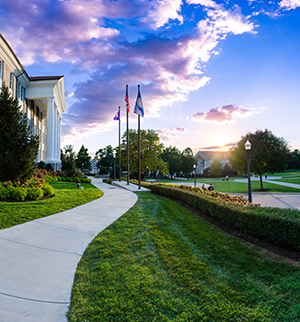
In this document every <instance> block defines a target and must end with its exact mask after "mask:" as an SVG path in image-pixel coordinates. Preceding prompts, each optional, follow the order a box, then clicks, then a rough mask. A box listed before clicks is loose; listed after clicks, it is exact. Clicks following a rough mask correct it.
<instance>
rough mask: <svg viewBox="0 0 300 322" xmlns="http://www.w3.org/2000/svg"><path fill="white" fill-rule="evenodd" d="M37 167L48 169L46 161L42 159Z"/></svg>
mask: <svg viewBox="0 0 300 322" xmlns="http://www.w3.org/2000/svg"><path fill="white" fill-rule="evenodd" d="M37 167H38V169H46V163H45V162H44V161H40V162H39V163H38V166H37Z"/></svg>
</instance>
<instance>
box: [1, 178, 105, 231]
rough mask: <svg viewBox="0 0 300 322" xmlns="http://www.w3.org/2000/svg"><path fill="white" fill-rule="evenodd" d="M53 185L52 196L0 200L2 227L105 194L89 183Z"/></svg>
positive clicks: (73, 205)
mask: <svg viewBox="0 0 300 322" xmlns="http://www.w3.org/2000/svg"><path fill="white" fill-rule="evenodd" d="M51 185H52V186H53V188H54V191H55V195H54V196H53V197H52V198H49V199H45V200H38V201H30V202H4V201H2V202H0V229H3V228H8V227H11V226H15V225H18V224H22V223H24V222H27V221H30V220H34V219H37V218H41V217H46V216H49V215H53V214H56V213H58V212H62V211H65V210H68V209H71V208H74V207H77V206H80V205H82V204H84V203H87V202H90V201H92V200H95V199H97V198H100V197H101V196H102V195H103V192H102V191H100V190H99V189H97V188H96V187H95V186H93V185H91V184H87V183H82V184H81V186H82V187H83V188H84V189H76V184H75V183H74V182H56V183H52V184H51Z"/></svg>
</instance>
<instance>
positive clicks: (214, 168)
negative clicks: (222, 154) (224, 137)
mask: <svg viewBox="0 0 300 322" xmlns="http://www.w3.org/2000/svg"><path fill="white" fill-rule="evenodd" d="M222 171H223V165H222V162H221V161H220V159H214V160H213V162H212V163H211V165H210V173H211V174H212V175H214V176H216V177H217V178H219V175H220V174H221V173H222Z"/></svg>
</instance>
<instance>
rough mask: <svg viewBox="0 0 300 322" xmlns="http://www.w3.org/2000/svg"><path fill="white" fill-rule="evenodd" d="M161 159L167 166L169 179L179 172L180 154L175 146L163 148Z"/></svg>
mask: <svg viewBox="0 0 300 322" xmlns="http://www.w3.org/2000/svg"><path fill="white" fill-rule="evenodd" d="M161 158H162V159H163V161H165V162H166V163H167V164H168V168H169V173H170V175H171V179H172V177H173V175H174V174H175V173H179V172H180V171H181V152H180V151H179V150H178V149H177V148H176V146H174V147H172V146H170V147H167V148H165V149H164V150H163V152H162V154H161Z"/></svg>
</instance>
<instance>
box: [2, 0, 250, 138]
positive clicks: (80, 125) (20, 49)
mask: <svg viewBox="0 0 300 322" xmlns="http://www.w3.org/2000/svg"><path fill="white" fill-rule="evenodd" d="M197 1H198V4H201V5H203V6H204V10H205V12H204V19H202V20H201V21H199V22H195V25H194V28H192V30H190V29H189V30H186V29H184V28H183V29H182V30H180V32H178V33H177V31H176V32H174V31H172V30H168V24H170V23H171V22H173V23H176V24H178V25H179V26H181V24H183V23H184V18H183V15H182V13H181V7H182V5H183V1H182V0H164V1H161V0H151V1H150V0H145V1H136V0H133V1H132V0H118V1H110V0H102V1H98V0H64V1H49V0H32V1H29V2H28V1H25V0H14V1H4V0H0V5H1V9H3V12H5V14H1V16H0V23H1V25H2V26H3V29H2V33H3V35H4V37H5V38H6V39H7V40H8V42H9V43H10V45H11V46H12V48H13V49H14V50H15V52H16V54H17V56H18V57H19V58H20V61H21V62H22V64H23V65H24V66H26V65H30V64H34V63H39V62H48V63H49V64H51V63H62V62H68V63H69V64H70V65H73V66H74V71H73V75H72V76H73V77H74V78H75V79H76V77H77V79H76V80H75V81H74V83H73V84H71V85H69V87H71V90H70V89H68V88H67V87H66V90H67V91H68V90H69V91H72V93H73V94H72V97H69V98H68V102H67V103H68V105H67V111H68V112H67V113H66V114H65V115H64V116H63V120H64V124H65V125H64V132H65V134H68V133H71V132H72V131H73V132H74V131H75V130H76V133H78V131H80V133H83V132H84V131H86V132H87V133H89V131H90V128H91V124H93V127H94V128H100V127H101V126H100V125H103V126H105V125H107V124H110V123H111V120H112V117H113V115H114V114H115V107H116V106H119V105H120V104H121V103H123V97H124V93H125V92H124V91H125V85H126V84H129V96H130V100H131V102H132V100H133V99H135V97H136V84H137V83H140V84H141V90H142V96H143V101H144V102H147V104H145V115H146V117H157V116H158V115H159V113H160V109H161V108H163V107H164V106H168V105H170V104H172V103H174V102H178V101H184V100H187V96H188V94H189V93H190V92H191V91H194V90H197V89H199V88H201V87H203V86H205V84H207V83H208V81H209V79H210V78H209V76H206V75H205V74H204V70H203V68H202V63H203V62H207V61H208V60H209V59H210V57H211V55H214V54H215V53H216V50H217V46H218V44H219V41H220V40H221V39H222V40H223V39H224V38H225V37H226V35H227V34H229V33H234V34H238V33H243V32H253V30H254V26H253V24H252V23H250V22H249V20H248V18H246V17H244V16H243V15H242V14H241V12H240V11H239V10H238V8H237V7H234V8H233V9H232V10H226V9H225V8H224V6H222V5H218V4H216V3H215V2H214V1H212V0H193V1H192V0H190V1H189V2H187V5H197ZM200 10H202V9H200ZM124 29H126V31H127V32H128V33H130V32H133V33H138V36H136V38H135V39H130V40H129V39H128V38H126V33H124V34H123V33H122V32H123V31H124ZM127 35H128V34H127ZM132 84H135V85H132ZM67 94H68V93H67ZM131 104H132V103H131ZM132 105H133V104H132ZM225 114H226V113H225V109H224V110H221V111H218V110H216V111H215V112H214V114H213V112H212V113H211V115H208V116H207V119H211V120H214V118H215V119H216V120H221V119H222V118H225V116H226V115H225ZM76 115H80V117H77V116H76ZM230 115H242V110H240V111H239V112H238V111H235V112H230V111H228V112H227V121H231V118H230ZM198 117H199V118H201V115H200V116H198ZM198 117H197V118H198ZM202 117H204V115H203V116H202ZM236 117H237V116H236ZM195 118H196V117H195ZM95 124H100V125H99V126H95ZM74 129H75V130H74ZM178 133H183V132H180V130H177V131H176V130H174V129H173V130H172V131H171V130H170V129H169V131H166V132H165V133H164V135H165V138H166V139H168V138H169V139H170V138H172V137H173V136H174V135H177V134H178Z"/></svg>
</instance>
